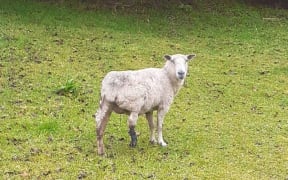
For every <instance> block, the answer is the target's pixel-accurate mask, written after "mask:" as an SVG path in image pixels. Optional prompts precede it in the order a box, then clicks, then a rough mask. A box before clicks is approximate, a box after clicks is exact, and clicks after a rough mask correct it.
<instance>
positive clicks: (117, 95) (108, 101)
mask: <svg viewBox="0 0 288 180" xmlns="http://www.w3.org/2000/svg"><path fill="white" fill-rule="evenodd" d="M193 57H195V55H194V54H191V55H182V54H175V55H171V56H170V55H165V56H164V58H165V59H166V63H165V66H164V67H163V68H147V69H141V70H136V71H112V72H109V73H108V74H107V75H106V76H105V77H104V79H103V81H102V89H101V101H100V107H99V109H98V110H97V113H96V114H95V118H96V124H97V130H96V132H97V146H98V154H99V155H103V154H104V144H103V135H104V131H105V128H106V125H107V122H108V120H109V117H110V115H111V113H112V112H116V113H118V114H127V115H128V116H129V118H128V126H129V134H130V136H131V143H130V146H131V147H135V146H136V143H137V135H136V132H135V126H136V123H137V119H138V116H139V115H142V114H145V115H146V118H147V120H148V124H149V127H150V142H151V143H156V139H155V133H154V123H153V111H154V110H156V111H157V123H158V124H157V125H158V129H157V131H158V143H159V144H160V145H161V146H167V144H166V143H165V142H164V140H163V135H162V124H163V120H164V115H165V114H166V113H167V112H168V110H169V107H170V105H171V103H172V101H173V98H174V96H175V95H176V94H177V92H178V90H179V89H180V88H181V86H182V85H183V83H184V79H185V77H186V75H187V70H188V61H189V60H191V59H192V58H193Z"/></svg>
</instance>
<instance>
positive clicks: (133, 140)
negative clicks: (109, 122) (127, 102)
mask: <svg viewBox="0 0 288 180" xmlns="http://www.w3.org/2000/svg"><path fill="white" fill-rule="evenodd" d="M137 119H138V113H135V112H131V114H130V116H129V119H128V124H129V135H130V137H131V142H130V146H131V147H135V146H136V145H137V134H136V131H135V126H136V123H137Z"/></svg>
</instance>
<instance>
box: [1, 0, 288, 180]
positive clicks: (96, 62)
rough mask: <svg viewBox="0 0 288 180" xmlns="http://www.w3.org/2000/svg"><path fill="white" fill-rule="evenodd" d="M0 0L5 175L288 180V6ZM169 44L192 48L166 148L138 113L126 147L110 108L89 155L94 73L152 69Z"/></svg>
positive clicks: (169, 119) (120, 121)
mask: <svg viewBox="0 0 288 180" xmlns="http://www.w3.org/2000/svg"><path fill="white" fill-rule="evenodd" d="M0 2H1V7H0V51H1V53H0V100H1V101H0V146H1V149H0V158H1V161H0V167H1V168H0V174H1V178H2V179H22V178H28V179H36V178H47V179H71V178H74V179H75V178H79V179H82V178H87V179H94V178H95V177H98V178H102V179H146V178H147V179H150V178H151V179H163V178H168V179H176V178H180V179H194V178H195V179H204V178H209V179H210V178H212V179H218V178H219V179H220V178H225V179H286V178H288V174H287V172H288V168H287V167H288V164H287V162H288V159H287V157H288V151H287V149H288V123H287V117H288V116H287V109H288V100H287V97H288V89H287V83H288V77H287V68H288V61H287V59H288V52H287V45H288V44H287V42H288V36H287V29H288V22H287V21H288V13H287V11H284V10H273V9H260V8H259V9H255V8H251V7H246V6H244V5H242V4H238V3H231V4H228V5H227V4H225V3H213V2H209V3H206V4H205V3H203V2H200V1H195V2H196V4H195V6H194V5H193V6H183V5H181V6H179V7H173V8H171V9H166V10H159V11H156V10H145V9H144V10H143V12H141V13H140V12H138V13H133V12H131V11H130V12H129V13H125V12H121V11H120V12H119V11H118V12H115V11H113V12H110V11H99V10H98V11H85V10H81V9H70V8H67V7H66V8H65V7H62V6H53V5H49V4H45V3H35V2H32V1H24V0H17V1H8V0H1V1H0ZM207 2H208V1H207ZM173 53H196V54H197V58H196V59H195V61H193V62H192V63H191V64H190V72H189V76H188V78H187V81H186V84H185V87H184V88H183V89H182V90H181V91H180V93H179V94H178V96H177V97H176V99H175V103H174V104H173V105H172V107H171V110H170V111H169V113H168V114H167V116H166V118H165V128H164V137H165V139H166V141H168V143H169V145H168V147H167V148H161V147H159V146H153V145H150V144H149V143H148V139H149V130H148V126H147V122H146V121H145V119H144V118H143V117H141V118H140V119H139V121H138V122H139V123H138V126H137V130H138V131H140V132H141V135H140V137H139V143H138V146H137V147H136V148H135V149H131V148H129V146H128V141H129V137H128V133H127V127H126V116H124V115H123V116H121V115H115V114H113V115H112V117H111V121H110V122H109V124H108V127H107V133H106V135H105V144H106V147H107V155H106V156H105V157H99V156H97V154H96V143H95V122H94V119H93V118H92V114H94V113H95V110H96V108H97V107H98V102H99V89H100V82H101V79H102V78H103V76H104V75H105V74H106V73H107V72H109V71H111V70H125V69H139V68H144V67H161V66H162V65H163V59H162V56H163V55H164V54H173ZM67 80H68V81H67ZM72 80H73V81H72ZM69 82H70V83H69ZM59 87H61V88H60V89H63V90H62V91H63V92H65V94H66V93H68V95H65V96H61V93H60V95H59V94H57V93H55V91H57V90H58V89H59ZM75 89H77V93H76V94H73V93H71V92H73V91H74V90H75ZM71 90H72V91H71Z"/></svg>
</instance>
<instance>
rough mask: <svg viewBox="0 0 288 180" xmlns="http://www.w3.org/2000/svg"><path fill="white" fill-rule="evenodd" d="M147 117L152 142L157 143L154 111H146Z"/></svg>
mask: <svg viewBox="0 0 288 180" xmlns="http://www.w3.org/2000/svg"><path fill="white" fill-rule="evenodd" d="M146 119H147V121H148V124H149V128H150V143H151V144H155V143H157V141H156V138H155V129H154V128H155V127H154V122H153V112H148V113H146Z"/></svg>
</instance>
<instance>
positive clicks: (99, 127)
mask: <svg viewBox="0 0 288 180" xmlns="http://www.w3.org/2000/svg"><path fill="white" fill-rule="evenodd" d="M110 115H111V110H110V108H109V107H108V106H107V105H105V106H104V105H103V106H102V107H100V108H99V109H98V111H97V113H96V115H95V119H96V134H97V147H98V154H99V155H103V154H104V152H105V151H104V143H103V136H104V132H105V128H106V125H107V122H108V120H109V117H110Z"/></svg>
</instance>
